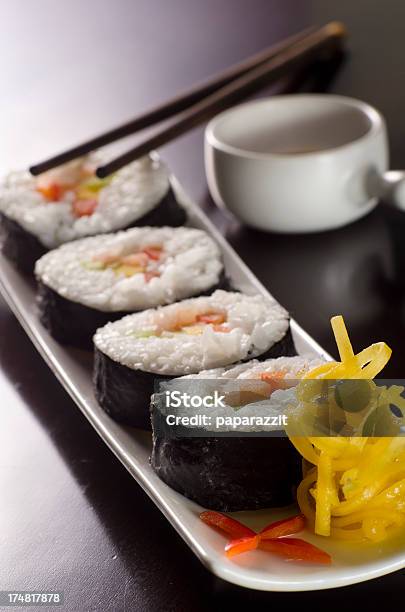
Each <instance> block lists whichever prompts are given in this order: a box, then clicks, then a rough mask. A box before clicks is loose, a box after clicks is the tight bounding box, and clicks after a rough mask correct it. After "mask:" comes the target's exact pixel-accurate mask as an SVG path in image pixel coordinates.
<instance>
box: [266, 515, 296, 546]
mask: <svg viewBox="0 0 405 612" xmlns="http://www.w3.org/2000/svg"><path fill="white" fill-rule="evenodd" d="M304 527H305V517H304V515H303V514H297V516H292V517H290V518H288V519H283V520H281V521H275V522H274V523H270V524H269V525H266V527H263V529H262V530H261V531H260V537H261V539H262V540H273V539H274V538H280V537H282V536H287V535H292V534H293V533H298V532H299V531H302V530H303V529H304Z"/></svg>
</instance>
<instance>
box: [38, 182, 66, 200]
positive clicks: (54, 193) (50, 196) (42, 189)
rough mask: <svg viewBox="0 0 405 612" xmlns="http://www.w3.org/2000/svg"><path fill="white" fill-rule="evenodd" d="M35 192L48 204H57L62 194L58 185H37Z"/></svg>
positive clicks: (60, 186) (62, 191)
mask: <svg viewBox="0 0 405 612" xmlns="http://www.w3.org/2000/svg"><path fill="white" fill-rule="evenodd" d="M37 191H38V193H40V194H41V195H42V196H43V197H44V198H45V199H46V200H48V201H49V202H58V201H59V200H60V199H61V197H62V195H63V193H64V189H63V187H62V185H59V184H58V183H49V184H48V185H38V187H37Z"/></svg>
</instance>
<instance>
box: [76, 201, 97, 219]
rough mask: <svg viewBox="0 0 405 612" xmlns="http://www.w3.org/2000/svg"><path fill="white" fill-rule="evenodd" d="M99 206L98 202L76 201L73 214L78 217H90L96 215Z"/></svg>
mask: <svg viewBox="0 0 405 612" xmlns="http://www.w3.org/2000/svg"><path fill="white" fill-rule="evenodd" d="M97 204H98V201H97V200H76V201H75V202H73V214H74V215H76V217H88V216H90V215H92V214H93V213H94V211H95V210H96V208H97Z"/></svg>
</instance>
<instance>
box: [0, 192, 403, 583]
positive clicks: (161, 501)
mask: <svg viewBox="0 0 405 612" xmlns="http://www.w3.org/2000/svg"><path fill="white" fill-rule="evenodd" d="M174 188H175V190H176V192H177V193H178V197H179V199H180V201H181V202H182V203H184V205H185V207H186V208H187V209H188V211H189V217H190V225H192V226H194V227H199V228H202V229H205V230H206V231H208V232H209V233H210V234H211V235H212V236H213V238H214V239H215V240H216V241H217V242H218V244H219V246H220V247H221V249H222V252H223V257H224V262H225V266H226V270H227V273H228V275H229V276H230V277H231V279H232V281H233V282H234V284H235V286H237V287H239V288H241V289H243V290H245V291H246V292H248V293H261V294H263V295H264V296H268V295H269V294H268V292H267V290H266V289H265V288H264V287H263V286H262V285H261V284H260V283H259V281H258V280H257V279H256V278H255V277H254V275H253V274H252V273H251V272H250V270H249V269H248V268H247V267H246V266H245V264H244V263H243V262H242V260H241V259H240V258H239V257H238V255H237V254H236V253H235V252H234V251H233V249H232V248H231V247H230V246H229V244H228V243H227V242H226V241H225V240H224V238H223V237H222V236H221V235H220V234H219V232H218V231H217V230H216V229H215V227H214V226H213V225H212V223H211V222H210V221H209V220H208V218H207V217H206V215H205V214H204V213H203V212H202V211H201V210H200V209H199V207H198V206H196V205H195V204H194V203H193V202H191V201H190V200H189V199H188V198H187V196H186V195H185V194H184V192H183V190H182V189H181V187H180V186H179V185H178V183H177V182H176V181H175V180H174ZM0 286H1V292H2V294H3V296H4V298H5V300H6V301H7V303H8V304H9V306H10V308H11V309H12V311H13V312H14V314H15V315H16V317H17V318H18V320H19V321H20V323H21V324H22V326H23V327H24V329H25V331H26V332H27V334H28V336H29V337H30V338H31V340H32V342H33V343H34V345H35V346H36V348H37V349H38V351H39V352H40V354H41V355H42V357H43V358H44V359H45V361H46V362H47V364H48V365H49V367H50V368H51V370H52V371H53V372H54V374H55V375H56V376H57V377H58V379H59V381H60V382H61V383H62V385H63V386H64V387H65V389H66V390H67V391H68V393H69V394H70V395H71V397H72V398H73V400H74V401H75V402H76V404H77V405H78V407H79V408H80V410H81V411H82V412H83V414H84V415H85V416H86V417H87V419H88V420H89V421H90V423H91V424H92V425H93V427H94V429H95V430H96V431H97V432H98V434H99V435H100V436H101V438H102V439H103V440H104V442H105V443H106V444H107V445H108V446H109V447H110V449H111V450H112V451H113V452H114V454H115V455H116V456H117V457H118V459H119V460H120V461H121V462H122V463H123V464H124V466H125V467H126V468H127V470H128V471H129V472H130V473H131V474H132V476H133V477H134V478H135V480H136V481H137V482H138V484H140V485H141V487H142V488H143V489H144V490H145V491H146V493H147V494H148V495H149V497H150V498H151V499H152V500H153V501H154V502H155V504H156V505H157V506H158V508H159V509H160V510H161V511H162V512H163V514H164V515H165V516H166V518H167V519H168V520H169V521H170V523H171V524H172V525H173V527H174V528H175V529H176V530H177V531H178V533H179V534H180V535H181V537H182V538H183V539H184V541H185V542H186V543H187V544H188V545H189V546H190V548H191V549H192V550H193V552H194V553H195V554H196V555H197V557H198V558H199V559H200V560H201V562H202V563H203V564H204V565H205V566H206V567H207V568H208V569H209V570H210V571H212V572H213V573H214V574H216V575H217V576H219V577H220V578H222V579H224V580H227V581H229V582H232V583H235V584H238V585H240V586H244V587H249V588H253V589H260V590H264V591H306V590H317V589H326V588H332V587H338V586H344V585H348V584H353V583H355V582H361V581H364V580H368V579H371V578H375V577H377V576H382V575H384V574H387V573H389V572H393V571H395V570H398V569H401V568H403V567H405V542H404V541H402V542H398V541H395V542H394V543H393V544H391V545H390V547H388V548H387V547H385V546H384V547H383V546H378V547H376V546H367V547H364V548H361V547H359V546H352V547H350V546H348V545H347V544H346V545H344V546H342V545H341V544H338V543H334V544H332V543H331V542H329V541H327V540H325V539H322V538H317V537H315V536H313V535H311V534H309V533H308V534H305V537H306V539H308V540H310V541H312V542H314V543H316V544H318V545H319V546H321V547H322V548H324V549H325V550H328V552H330V553H331V554H332V556H333V564H332V565H331V566H330V567H318V566H310V565H306V564H299V563H286V562H284V561H283V560H280V559H278V558H276V557H274V556H272V555H270V554H268V553H264V552H262V551H254V552H250V553H246V554H244V555H241V556H239V557H236V560H235V561H231V560H228V559H227V558H226V557H225V555H224V544H225V539H224V537H222V536H221V534H219V533H216V532H215V531H214V530H212V529H210V528H209V527H207V526H206V525H204V524H203V523H202V522H201V521H200V519H199V518H198V515H199V513H200V512H201V511H202V510H203V508H201V507H200V506H198V505H197V504H195V503H193V502H191V501H189V500H188V499H186V498H185V497H183V496H182V495H179V494H178V493H176V492H175V491H173V490H172V489H170V488H169V487H168V486H167V485H165V484H164V483H163V482H162V481H160V480H159V478H157V476H156V475H155V474H154V472H153V471H152V469H151V467H150V465H149V455H150V450H151V437H150V434H148V433H147V432H142V431H139V430H136V429H130V428H126V427H122V426H120V425H118V424H117V423H115V422H114V421H112V420H111V419H110V418H109V417H108V416H107V415H106V414H105V413H104V412H103V411H102V410H101V408H100V407H99V406H98V404H97V402H96V400H95V398H94V395H93V388H92V381H91V370H92V357H91V355H90V353H85V352H83V351H79V350H74V349H67V348H65V347H62V346H61V345H59V344H58V343H57V342H55V341H54V340H53V339H52V338H51V337H50V336H49V334H48V333H47V331H46V330H45V329H44V328H43V327H42V325H41V324H40V322H39V321H38V318H37V316H36V312H35V305H34V301H35V299H34V289H33V285H32V283H30V282H28V281H27V280H26V279H24V278H23V277H22V276H20V275H19V274H18V273H17V272H16V270H15V269H14V267H13V266H12V265H10V263H9V262H8V261H7V260H6V259H5V258H4V257H2V256H0ZM327 324H328V322H327V321H325V325H327ZM291 328H292V332H293V336H294V340H295V343H296V347H297V350H298V352H299V353H308V352H310V353H315V354H318V355H322V356H324V357H326V358H329V356H328V355H327V354H326V353H325V352H324V351H323V350H322V349H321V347H320V346H319V345H318V344H317V343H316V342H315V341H314V340H313V339H312V338H310V336H309V335H308V334H307V333H305V332H304V331H303V330H302V329H301V328H300V327H299V326H298V325H297V323H295V321H291ZM295 511H296V509H295V508H292V509H291V508H290V509H283V510H274V509H273V510H265V511H255V512H243V513H238V518H240V519H241V520H243V521H245V522H246V523H247V524H249V525H250V526H252V527H253V528H255V527H256V528H259V527H262V526H264V524H266V523H268V522H270V521H271V520H277V519H278V518H281V517H283V516H288V515H289V514H292V513H293V512H295Z"/></svg>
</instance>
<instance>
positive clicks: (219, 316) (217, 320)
mask: <svg viewBox="0 0 405 612" xmlns="http://www.w3.org/2000/svg"><path fill="white" fill-rule="evenodd" d="M197 321H198V322H199V323H207V324H209V325H221V323H225V321H226V316H225V315H224V313H223V312H210V313H207V314H201V315H198V316H197Z"/></svg>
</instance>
